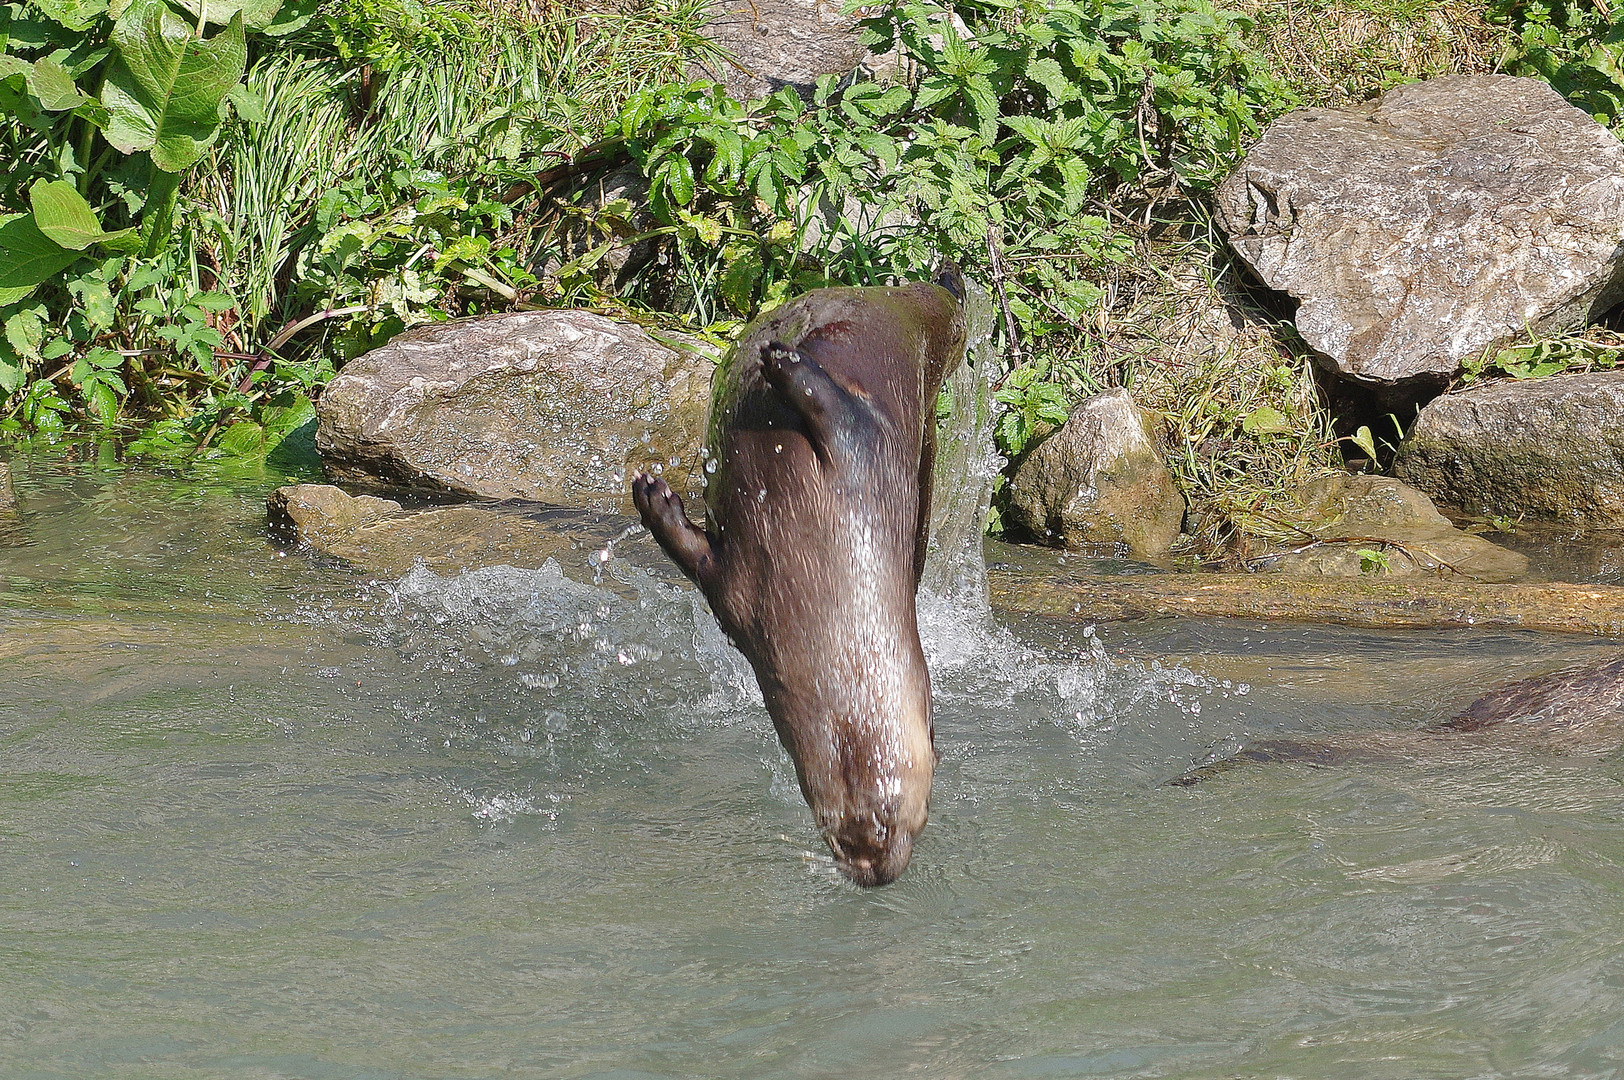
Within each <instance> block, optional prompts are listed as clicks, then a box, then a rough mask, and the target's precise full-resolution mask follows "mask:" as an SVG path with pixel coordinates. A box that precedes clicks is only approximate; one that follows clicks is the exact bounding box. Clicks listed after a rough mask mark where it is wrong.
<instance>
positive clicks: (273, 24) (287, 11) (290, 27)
mask: <svg viewBox="0 0 1624 1080" xmlns="http://www.w3.org/2000/svg"><path fill="white" fill-rule="evenodd" d="M320 7H321V0H292V3H285V4H283V5H282V8H281V10H279V11H278V12H277V13H276V18H274V19H272V20H271V21H270V22H269V23H268V24H267V25H265V26H264V27H261V28H259V29H260V32H261V33H263V34H265V35H266V36H267V37H283V36H285V35H287V34H291V33H293V32H294V31H295V30H302V29H304V27H305V24H306V23H308V22H309V21H310V20H311V19H313V18H315V16H316V11H317V9H318V8H320Z"/></svg>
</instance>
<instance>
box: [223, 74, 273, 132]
mask: <svg viewBox="0 0 1624 1080" xmlns="http://www.w3.org/2000/svg"><path fill="white" fill-rule="evenodd" d="M226 100H227V101H229V102H231V107H232V108H233V109H236V110H237V115H238V116H240V117H242V118H243V119H244V120H246V121H248V122H249V123H250V124H263V123H264V122H265V99H264V98H262V97H260V96H259V95H258V94H256V93H254V91H252V90H251V89H249V87H248V84H247V83H238V84H237V85H236V86H233V87H232V88H231V89H230V90H227V91H226Z"/></svg>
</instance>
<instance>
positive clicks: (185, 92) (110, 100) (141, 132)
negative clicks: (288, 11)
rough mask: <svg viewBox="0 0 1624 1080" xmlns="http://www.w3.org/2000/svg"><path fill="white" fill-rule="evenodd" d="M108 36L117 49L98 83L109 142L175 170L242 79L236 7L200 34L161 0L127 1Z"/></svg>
mask: <svg viewBox="0 0 1624 1080" xmlns="http://www.w3.org/2000/svg"><path fill="white" fill-rule="evenodd" d="M111 41H112V43H113V46H114V49H115V50H116V51H115V53H114V56H113V60H112V63H111V64H110V65H109V67H108V70H107V82H106V84H105V85H104V86H103V88H102V103H103V104H104V105H106V106H107V108H108V111H109V113H110V115H109V117H108V123H107V128H106V131H105V134H106V136H107V141H108V142H109V143H111V144H112V145H113V146H114V147H116V148H117V149H119V150H121V151H123V152H124V153H126V154H133V153H136V152H138V151H141V150H147V151H150V152H151V154H152V162H153V164H155V165H157V166H158V167H159V168H160V169H163V170H165V171H166V172H180V171H181V170H182V169H185V168H186V167H187V166H189V165H191V164H192V163H193V162H195V161H196V160H197V159H198V158H199V157H201V156H202V154H203V151H204V150H207V149H208V148H209V147H210V146H211V145H213V143H214V140H215V139H216V138H218V137H219V134H220V120H221V101H222V99H223V98H224V97H225V95H226V92H227V91H229V90H230V89H231V88H232V87H233V86H235V85H237V83H238V82H239V81H240V80H241V79H242V73H243V67H244V64H245V63H246V62H247V57H248V52H247V46H246V44H245V39H244V36H243V22H242V15H241V13H240V12H239V13H238V14H236V15H233V16H232V17H231V21H230V22H229V23H228V24H227V25H226V28H225V29H224V30H222V31H220V32H219V33H218V34H216V35H215V36H214V37H212V38H209V39H208V40H206V41H204V40H199V39H196V38H193V37H192V28H191V27H189V26H187V25H186V23H185V22H184V21H183V20H182V19H181V18H180V17H179V16H177V15H176V14H175V13H174V12H173V11H171V10H170V8H169V6H168V5H167V4H166V3H164V0H133V2H132V3H131V4H130V7H129V9H128V10H127V11H125V13H124V15H123V17H122V18H120V19H119V20H118V22H117V23H116V24H115V25H114V27H113V33H112V37H111Z"/></svg>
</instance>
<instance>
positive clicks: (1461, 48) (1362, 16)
mask: <svg viewBox="0 0 1624 1080" xmlns="http://www.w3.org/2000/svg"><path fill="white" fill-rule="evenodd" d="M1240 7H1241V8H1242V9H1244V10H1246V11H1247V12H1249V13H1250V14H1251V15H1252V16H1253V17H1254V18H1255V19H1257V23H1258V29H1257V44H1258V47H1259V48H1260V49H1261V50H1262V51H1263V53H1264V54H1265V55H1266V56H1268V57H1269V59H1270V61H1271V62H1272V64H1273V66H1274V68H1275V70H1276V71H1278V72H1280V73H1282V74H1283V75H1285V77H1286V78H1287V79H1288V80H1289V81H1290V82H1291V83H1292V84H1293V88H1294V89H1295V90H1296V91H1297V93H1298V94H1300V95H1301V96H1302V98H1303V102H1304V104H1308V105H1326V106H1338V105H1347V104H1349V103H1352V102H1359V101H1366V100H1368V99H1370V98H1372V97H1375V96H1376V95H1377V94H1380V93H1381V92H1383V91H1384V90H1388V89H1390V88H1392V87H1393V86H1395V85H1397V84H1399V83H1404V82H1411V81H1413V80H1416V79H1423V78H1431V77H1433V76H1436V75H1450V74H1472V73H1483V72H1490V71H1493V70H1495V67H1496V64H1497V63H1498V61H1499V58H1500V56H1501V55H1502V53H1503V50H1504V42H1505V30H1504V28H1502V27H1495V26H1491V25H1490V24H1489V23H1488V22H1486V21H1485V20H1484V17H1483V16H1484V7H1485V5H1484V4H1483V3H1482V2H1481V0H1478V2H1474V0H1444V2H1442V3H1440V2H1437V0H1241V2H1240Z"/></svg>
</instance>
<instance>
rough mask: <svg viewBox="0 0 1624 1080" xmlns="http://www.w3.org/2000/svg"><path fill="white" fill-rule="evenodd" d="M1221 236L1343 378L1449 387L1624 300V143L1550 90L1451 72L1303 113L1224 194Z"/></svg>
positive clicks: (1267, 137)
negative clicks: (1288, 301) (1484, 364)
mask: <svg viewBox="0 0 1624 1080" xmlns="http://www.w3.org/2000/svg"><path fill="white" fill-rule="evenodd" d="M1217 211H1218V220H1219V223H1220V224H1221V225H1222V226H1223V228H1224V231H1225V232H1227V233H1228V234H1229V239H1230V244H1231V245H1232V246H1233V247H1234V249H1235V251H1236V252H1237V253H1238V254H1239V255H1240V257H1241V259H1242V260H1243V261H1244V262H1245V263H1246V264H1247V265H1248V266H1250V267H1251V268H1252V270H1253V271H1254V272H1256V274H1257V276H1258V277H1259V278H1261V279H1262V280H1263V282H1264V283H1265V284H1267V285H1268V286H1269V287H1270V288H1273V289H1279V290H1282V291H1284V292H1287V293H1290V294H1291V295H1292V296H1294V297H1296V298H1297V299H1298V300H1300V301H1301V305H1300V306H1299V308H1298V310H1297V317H1296V322H1297V329H1298V331H1299V332H1300V333H1301V334H1302V336H1303V338H1304V340H1305V341H1307V342H1308V344H1309V345H1310V346H1312V347H1313V348H1314V349H1315V350H1316V351H1317V352H1318V353H1320V354H1321V356H1322V357H1323V358H1324V361H1325V362H1328V363H1329V364H1330V365H1333V366H1334V367H1335V368H1336V369H1337V370H1338V371H1340V372H1341V373H1343V374H1344V375H1348V376H1353V377H1356V378H1359V379H1365V380H1375V381H1381V382H1389V383H1390V382H1398V381H1402V380H1407V379H1412V378H1416V377H1428V378H1431V379H1433V380H1438V381H1441V380H1443V379H1445V378H1447V377H1449V376H1451V375H1453V374H1454V373H1455V372H1456V371H1457V370H1458V369H1459V368H1460V365H1461V362H1462V361H1463V360H1465V359H1468V358H1471V357H1478V356H1481V355H1482V354H1483V352H1484V350H1486V349H1494V348H1498V347H1500V346H1503V345H1506V344H1509V343H1511V342H1513V341H1516V340H1519V339H1525V338H1526V336H1527V335H1528V333H1529V332H1530V331H1533V332H1536V333H1541V332H1554V331H1559V330H1564V329H1568V328H1571V327H1573V326H1575V325H1579V324H1582V323H1584V322H1585V321H1587V320H1589V319H1592V318H1594V317H1595V316H1597V315H1599V314H1601V313H1602V312H1603V311H1605V310H1606V309H1607V308H1608V307H1609V306H1611V305H1612V304H1613V303H1615V302H1616V301H1617V300H1618V299H1619V298H1620V294H1621V291H1624V246H1621V241H1624V144H1620V142H1619V140H1618V139H1616V138H1615V137H1614V136H1613V135H1612V134H1611V133H1610V132H1608V130H1607V129H1606V128H1604V127H1602V126H1601V125H1600V124H1598V123H1596V122H1595V121H1594V120H1592V119H1591V118H1590V117H1589V116H1587V115H1585V114H1584V113H1583V112H1581V111H1580V110H1578V109H1576V108H1574V107H1573V106H1571V105H1569V104H1568V103H1567V102H1565V101H1564V100H1563V99H1562V97H1561V96H1560V95H1559V94H1557V92H1556V91H1555V90H1552V89H1551V88H1550V86H1549V85H1547V84H1546V83H1544V82H1541V81H1539V80H1536V79H1519V78H1512V77H1510V76H1504V75H1449V76H1444V77H1442V78H1437V79H1432V80H1430V81H1427V82H1421V83H1413V84H1411V85H1408V86H1401V87H1399V88H1398V89H1396V90H1393V91H1392V92H1390V93H1388V94H1386V95H1385V96H1384V97H1382V98H1381V99H1380V100H1378V101H1376V102H1374V103H1371V104H1367V105H1363V106H1359V107H1356V108H1352V109H1342V110H1333V109H1303V110H1299V111H1297V112H1293V113H1291V114H1289V115H1287V116H1285V117H1283V118H1281V119H1280V120H1278V121H1276V122H1275V123H1274V124H1272V125H1270V127H1269V129H1268V130H1267V131H1266V132H1265V133H1264V135H1263V139H1262V141H1261V142H1259V143H1258V145H1257V146H1256V147H1254V148H1253V150H1252V151H1251V153H1249V154H1247V156H1246V159H1245V160H1244V161H1243V162H1242V163H1241V165H1240V167H1239V168H1238V169H1236V170H1235V172H1234V173H1233V174H1232V175H1231V176H1230V177H1229V178H1228V179H1227V180H1225V181H1224V183H1223V184H1222V185H1221V186H1220V187H1219V189H1218V195H1217Z"/></svg>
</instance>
